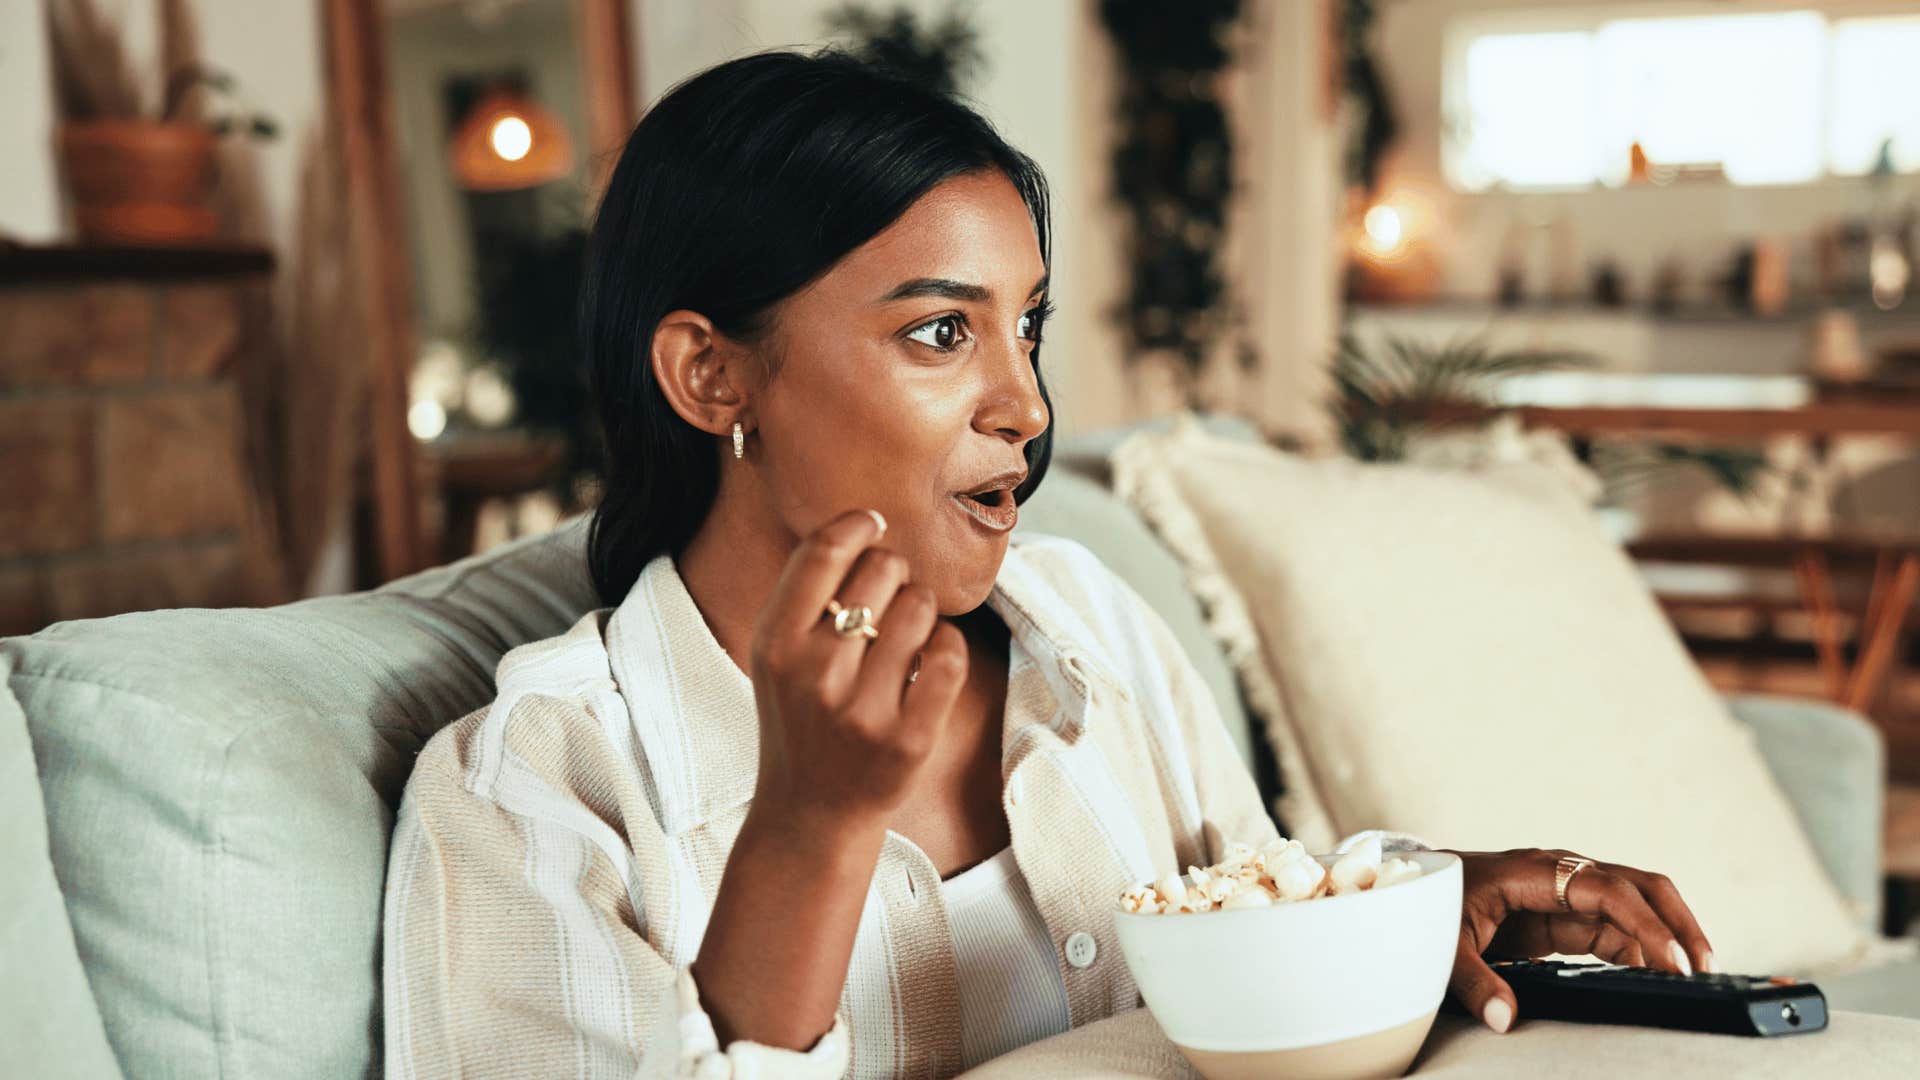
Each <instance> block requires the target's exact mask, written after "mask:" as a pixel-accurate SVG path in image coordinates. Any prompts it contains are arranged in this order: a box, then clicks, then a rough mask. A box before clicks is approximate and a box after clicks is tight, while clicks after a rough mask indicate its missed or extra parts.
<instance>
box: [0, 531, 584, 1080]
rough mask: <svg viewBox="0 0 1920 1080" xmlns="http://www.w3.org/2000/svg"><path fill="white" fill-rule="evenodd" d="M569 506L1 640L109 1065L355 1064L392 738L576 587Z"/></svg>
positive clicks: (368, 1052)
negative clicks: (538, 520) (338, 584)
mask: <svg viewBox="0 0 1920 1080" xmlns="http://www.w3.org/2000/svg"><path fill="white" fill-rule="evenodd" d="M584 533H585V529H584V522H583V521H576V522H574V523H572V524H570V525H568V526H565V527H563V528H562V529H560V530H558V531H556V532H554V533H552V534H548V535H547V536H545V537H540V538H536V539H534V540H532V541H527V542H521V543H518V544H513V545H508V546H506V547H503V548H501V549H498V550H497V551H495V552H493V553H489V554H487V555H485V556H481V557H478V558H475V559H469V560H466V561H464V562H461V563H456V564H453V565H452V566H449V567H445V568H442V569H438V570H434V571H430V572H428V573H425V574H421V575H417V576H414V577H411V578H406V579H402V580H400V581H396V582H394V583H392V584H390V585H388V586H386V587H384V588H382V589H380V590H377V591H374V592H371V593H360V594H355V595H351V596H340V597H327V598H321V599H315V600H308V601H303V602H300V603H297V604H290V605H287V606H284V607H278V608H272V609H266V610H220V611H216V610H175V611H154V612H142V613H136V614H130V615H121V616H116V617H114V618H111V619H100V620H89V621H84V622H69V623H60V624H56V625H54V626H52V627H49V628H47V629H46V630H43V631H41V632H40V633H38V634H35V635H33V636H31V637H26V638H13V639H9V640H7V641H5V642H0V654H4V655H5V656H6V657H8V658H9V659H10V661H11V665H12V671H11V674H10V677H9V680H8V682H9V686H10V688H11V690H12V691H13V694H14V696H15V697H16V698H17V699H18V700H19V703H20V705H21V706H22V707H23V709H24V711H25V713H26V716H27V721H28V726H29V729H30V732H31V735H32V740H33V746H34V753H35V757H36V760H37V764H38V767H39V774H40V781H41V784H42V786H43V787H44V789H45V800H46V807H47V829H48V836H49V840H50V842H51V850H52V857H53V865H54V870H55V872H56V873H57V874H58V877H59V882H60V887H61V890H62V891H63V892H64V894H65V896H66V901H67V913H68V915H69V917H70V919H71V922H72V927H73V933H74V937H75V939H76V941H77V942H78V947H79V953H80V956H81V958H82V959H83V960H84V962H85V964H86V970H87V974H88V976H89V977H90V979H91V983H92V988H93V994H94V997H95V999H96V1000H97V1002H98V1004H99V1008H100V1015H101V1017H102V1018H103V1019H104V1020H105V1024H106V1030H107V1035H108V1037H109V1038H110V1039H111V1041H112V1044H113V1048H114V1050H115V1051H116V1052H117V1054H118V1056H119V1059H120V1060H121V1061H122V1062H123V1063H125V1067H126V1070H127V1072H128V1073H129V1075H135V1076H141V1075H166V1076H216V1075H218V1076H287V1077H298V1076H315V1077H320V1076H325V1077H339V1076H350V1075H360V1074H372V1073H374V1072H375V1071H377V1066H378V1061H379V1053H378V1045H379V1015H380V1012H379V993H378V992H379V979H380V973H379V966H378V959H379V955H380V953H379V931H380V896H381V886H382V881H383V877H384V874H385V869H386V855H387V837H388V832H389V830H390V828H391V825H392V819H393V812H392V807H393V805H394V804H395V802H396V801H397V800H398V799H399V796H400V792H401V789H402V788H403V787H404V785H405V783H406V779H407V774H408V771H409V770H410V768H411V766H412V761H413V756H414V754H415V753H416V752H417V751H418V750H419V748H420V746H421V744H423V743H424V742H425V741H426V740H427V738H428V737H429V736H431V735H432V734H433V733H434V732H435V731H437V730H439V728H440V727H441V726H443V725H445V724H446V723H448V722H450V721H452V720H455V719H457V718H459V717H460V716H462V715H463V714H465V713H467V712H470V711H471V710H473V709H475V708H478V707H480V706H482V705H484V704H485V703H486V702H487V701H488V700H489V699H490V698H491V696H492V693H493V672H494V667H495V665H496V663H497V662H498V660H499V657H500V655H501V654H502V653H503V652H505V651H506V650H507V649H509V648H511V647H513V646H515V645H518V644H520V643H522V642H526V641H531V640H535V639H538V638H543V637H549V636H551V635H554V634H557V633H560V632H561V631H563V630H564V629H565V628H566V627H567V626H568V625H570V624H571V623H572V622H573V621H574V620H575V619H576V618H578V616H579V615H580V614H581V613H582V612H584V611H587V610H589V609H591V608H592V607H594V606H597V605H596V602H595V600H594V597H593V593H592V590H591V588H590V587H589V586H588V584H587V581H586V576H585V571H584V565H585V564H584V560H583V558H582V551H583V547H584V544H583V541H584Z"/></svg>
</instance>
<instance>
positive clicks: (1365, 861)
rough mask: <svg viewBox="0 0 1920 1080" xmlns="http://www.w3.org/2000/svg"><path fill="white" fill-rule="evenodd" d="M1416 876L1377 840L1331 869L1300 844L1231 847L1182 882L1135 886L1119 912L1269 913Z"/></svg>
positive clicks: (1415, 868) (1173, 878) (1413, 867)
mask: <svg viewBox="0 0 1920 1080" xmlns="http://www.w3.org/2000/svg"><path fill="white" fill-rule="evenodd" d="M1419 876H1420V864H1419V863H1417V862H1415V861H1413V860H1412V859H1402V858H1397V857H1395V858H1388V857H1384V856H1383V855H1382V853H1381V850H1380V838H1379V837H1377V836H1370V837H1368V838H1367V839H1366V840H1364V841H1362V842H1361V843H1359V844H1357V845H1355V846H1354V849H1353V850H1352V851H1349V852H1347V853H1346V854H1345V855H1342V856H1340V857H1339V858H1338V859H1336V860H1334V863H1333V867H1332V869H1328V868H1327V867H1326V866H1325V865H1324V864H1322V863H1321V862H1320V860H1318V859H1316V858H1314V857H1313V856H1312V855H1310V854H1308V853H1307V849H1306V847H1305V846H1304V845H1302V844H1301V843H1300V841H1298V840H1287V839H1280V840H1275V841H1272V842H1270V843H1267V844H1264V845H1262V846H1261V847H1259V848H1257V849H1256V848H1254V847H1252V846H1251V845H1248V844H1239V843H1235V844H1229V845H1227V849H1226V855H1225V857H1224V858H1222V859H1221V860H1220V861H1219V862H1218V863H1215V864H1214V865H1212V866H1205V867H1202V866H1189V867H1187V872H1186V874H1185V876H1182V875H1180V874H1174V873H1169V874H1167V875H1166V876H1164V877H1162V878H1161V879H1160V880H1158V881H1156V882H1154V883H1153V884H1151V885H1135V886H1133V887H1132V888H1130V889H1128V890H1127V891H1126V892H1124V893H1122V894H1121V895H1120V909H1121V910H1122V911H1127V912H1133V913H1136V914H1142V915H1169V914H1173V913H1176V912H1200V911H1226V910H1239V909H1243V908H1261V907H1271V906H1273V905H1275V904H1287V903H1297V902H1299V901H1302V900H1311V899H1314V898H1315V897H1320V896H1347V895H1351V894H1353V893H1358V892H1366V891H1368V890H1371V889H1384V888H1387V887H1388V886H1390V885H1398V884H1399V883H1401V882H1403V881H1411V880H1412V879H1414V878H1417V877H1419Z"/></svg>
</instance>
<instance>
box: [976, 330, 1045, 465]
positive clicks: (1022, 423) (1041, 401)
mask: <svg viewBox="0 0 1920 1080" xmlns="http://www.w3.org/2000/svg"><path fill="white" fill-rule="evenodd" d="M991 369H992V370H991V373H990V374H989V375H988V385H987V386H986V387H985V390H986V393H985V394H984V395H982V401H981V408H980V412H979V415H978V416H977V418H976V419H975V421H974V426H975V427H976V428H978V429H979V430H981V431H983V432H986V433H988V434H991V435H998V436H1000V437H1001V438H1003V439H1007V440H1009V441H1011V442H1017V443H1024V442H1027V441H1028V440H1030V439H1033V438H1035V437H1037V436H1038V435H1039V434H1040V433H1041V432H1043V431H1045V430H1047V424H1048V423H1050V422H1051V421H1052V416H1051V414H1050V413H1049V412H1048V410H1047V400H1046V398H1045V397H1043V396H1041V394H1040V374H1039V371H1038V370H1037V369H1036V367H1035V365H1034V360H1033V357H1032V355H1031V354H1030V353H1029V352H1028V350H1027V349H1026V348H1024V347H1023V346H1021V345H1019V344H1013V345H1009V346H1008V347H1007V348H1006V349H1005V351H1004V355H1002V356H1000V357H997V358H996V359H995V361H994V363H993V364H992V365H991Z"/></svg>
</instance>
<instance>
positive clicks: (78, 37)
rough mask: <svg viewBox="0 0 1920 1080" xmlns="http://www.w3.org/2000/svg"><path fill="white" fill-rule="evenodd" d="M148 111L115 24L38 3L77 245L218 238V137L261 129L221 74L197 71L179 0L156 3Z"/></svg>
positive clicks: (58, 2) (71, 2) (83, 5)
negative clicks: (154, 89) (156, 62)
mask: <svg viewBox="0 0 1920 1080" xmlns="http://www.w3.org/2000/svg"><path fill="white" fill-rule="evenodd" d="M156 10H157V12H158V18H159V21H160V67H161V71H162V74H163V79H162V82H161V90H160V94H159V95H158V102H159V104H158V109H157V111H156V112H152V113H149V112H148V111H147V110H144V109H143V108H142V103H141V94H140V92H139V79H138V77H137V76H136V73H135V72H134V71H133V69H132V65H131V64H130V63H129V61H128V59H127V52H126V48H125V45H124V43H123V42H122V41H121V37H120V33H119V28H118V27H117V26H115V25H113V24H112V23H111V22H110V21H108V20H107V19H105V18H103V17H102V16H101V14H100V12H99V10H98V9H97V8H96V7H95V6H94V4H93V0H49V2H48V5H47V9H46V11H47V29H48V36H49V39H50V42H51V45H52V49H51V51H52V57H53V71H54V85H55V95H56V99H57V101H58V102H59V108H60V124H59V130H58V134H57V142H58V147H59V158H60V163H61V169H62V173H63V175H64V177H65V182H66V188H67V193H68V196H69V198H70V199H71V201H72V205H73V215H74V224H75V227H76V231H77V232H78V233H79V236H80V239H81V240H82V241H84V242H88V243H96V244H147V245H171V244H190V243H195V242H200V241H205V240H208V239H210V238H212V237H213V236H214V235H215V234H216V233H217V232H218V230H219V221H220V219H219V215H218V214H217V213H216V212H215V210H214V208H213V194H214V183H215V180H216V176H217V167H216V162H217V155H216V151H217V149H218V145H219V144H218V140H219V138H220V136H221V135H224V134H226V133H228V132H233V131H238V132H242V133H244V134H246V135H248V136H251V137H254V138H262V139H266V138H272V137H273V136H274V134H275V128H274V125H273V122H272V121H271V120H269V119H268V118H267V117H265V116H263V115H261V114H260V113H258V112H255V111H251V110H245V109H241V108H238V107H237V106H230V107H228V108H225V109H224V110H221V111H219V112H217V113H210V112H209V110H208V108H207V105H206V102H205V101H204V100H203V98H204V97H205V96H207V95H209V94H217V95H220V96H221V98H222V99H223V100H226V101H229V102H230V101H231V100H232V98H231V95H232V89H233V82H232V79H231V77H229V76H227V75H225V74H224V73H221V72H218V71H214V70H212V69H210V68H208V67H207V66H205V65H204V64H202V63H200V62H199V60H198V58H197V57H196V55H195V54H196V53H197V51H198V48H197V45H196V43H195V35H194V32H193V25H192V18H191V15H190V12H189V9H188V6H187V0H160V2H159V4H158V5H157V7H156Z"/></svg>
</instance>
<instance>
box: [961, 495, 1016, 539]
mask: <svg viewBox="0 0 1920 1080" xmlns="http://www.w3.org/2000/svg"><path fill="white" fill-rule="evenodd" d="M953 501H954V502H957V503H959V504H960V508H961V509H962V510H965V511H966V512H967V514H968V515H969V516H970V517H972V518H973V519H974V520H975V521H977V522H979V523H980V524H982V525H985V526H986V527H987V528H989V529H992V530H994V531H995V532H1006V531H1007V530H1008V529H1011V528H1013V526H1014V523H1015V522H1017V521H1018V520H1020V507H1019V506H1018V505H1016V504H1015V503H1014V501H1013V488H1012V487H1010V486H998V485H996V486H994V487H990V488H985V489H983V490H980V491H969V492H962V493H961V494H958V495H955V496H954V497H953Z"/></svg>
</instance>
